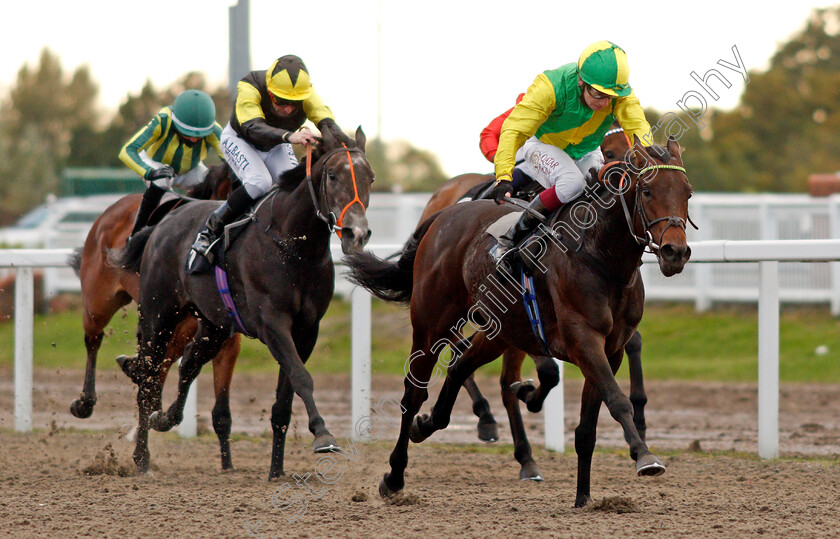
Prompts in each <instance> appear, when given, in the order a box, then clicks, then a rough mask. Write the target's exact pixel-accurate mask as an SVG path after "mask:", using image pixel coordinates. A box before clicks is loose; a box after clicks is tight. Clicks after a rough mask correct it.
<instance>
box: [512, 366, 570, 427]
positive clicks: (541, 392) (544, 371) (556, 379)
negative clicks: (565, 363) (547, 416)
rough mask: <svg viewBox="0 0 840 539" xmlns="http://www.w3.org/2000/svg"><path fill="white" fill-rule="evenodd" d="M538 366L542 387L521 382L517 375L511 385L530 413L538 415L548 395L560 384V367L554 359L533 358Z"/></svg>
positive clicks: (538, 375)
mask: <svg viewBox="0 0 840 539" xmlns="http://www.w3.org/2000/svg"><path fill="white" fill-rule="evenodd" d="M532 359H533V360H534V363H535V364H536V366H537V378H538V379H539V381H540V385H539V386H537V387H534V384H533V382H520V381H519V376H518V375H517V377H516V379H515V381H514V382H513V383H512V384H511V390H512V391H513V392H514V393H515V394H516V397H517V398H518V399H519V400H521V401H522V402H524V403H525V406H526V408H528V411H529V412H531V413H533V414H536V413H537V412H540V411H541V410H542V407H543V403H545V398H546V397H548V393H549V392H550V391H551V390H552V389H554V387H555V386H557V384H559V383H560V367H559V366H558V365H557V362H556V361H554V358H552V357H548V356H532Z"/></svg>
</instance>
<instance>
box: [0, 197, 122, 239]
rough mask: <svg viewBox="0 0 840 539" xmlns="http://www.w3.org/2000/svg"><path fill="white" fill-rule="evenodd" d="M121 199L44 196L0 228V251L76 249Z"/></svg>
mask: <svg viewBox="0 0 840 539" xmlns="http://www.w3.org/2000/svg"><path fill="white" fill-rule="evenodd" d="M122 196H123V195H113V194H111V195H93V196H85V197H64V198H57V197H55V196H48V197H47V200H46V202H44V204H41V205H40V206H38V207H37V208H35V209H33V210H32V211H30V212H29V213H27V214H26V215H24V216H23V217H21V218H20V219H19V220H18V221H17V223H15V224H14V225H13V226H10V227H6V228H0V248H34V249H42V248H50V247H80V246H81V245H82V244H84V241H85V237H86V236H87V234H88V231H90V227H91V226H93V222H94V221H96V219H97V218H98V217H99V216H100V215H102V212H103V211H105V209H106V208H108V206H110V205H111V204H113V203H114V202H116V201H117V200H119V199H120V197H122Z"/></svg>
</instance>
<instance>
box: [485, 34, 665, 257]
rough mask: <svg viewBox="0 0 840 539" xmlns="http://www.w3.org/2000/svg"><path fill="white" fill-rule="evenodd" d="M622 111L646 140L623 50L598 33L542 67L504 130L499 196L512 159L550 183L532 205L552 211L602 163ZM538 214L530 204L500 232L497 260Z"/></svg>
mask: <svg viewBox="0 0 840 539" xmlns="http://www.w3.org/2000/svg"><path fill="white" fill-rule="evenodd" d="M616 119H618V121H619V122H620V123H621V126H622V127H623V128H624V130H625V132H626V133H627V135H628V136H630V137H631V138H632V136H633V135H638V136H639V138H640V139H642V140H643V141H644V140H645V139H644V138H643V137H645V136H646V135H648V134H649V133H650V125H649V124H648V122H647V120H646V119H645V113H644V111H643V110H642V107H641V105H640V104H639V100H638V99H637V98H636V96H635V94H634V93H633V90H632V89H631V87H630V70H629V67H628V63H627V56H626V54H625V53H624V50H623V49H621V47H619V46H618V45H615V44H614V43H611V42H609V41H599V42H597V43H594V44H592V45H590V46H589V47H587V48H586V49H585V50H584V51H583V53H582V54H581V55H580V59H579V60H578V62H577V63H570V64H566V65H564V66H561V67H559V68H557V69H553V70H549V71H545V72H543V73H541V74H539V75H538V76H537V78H536V79H535V80H534V82H533V84H531V87H530V88H528V91H527V92H526V93H525V96H524V97H523V98H522V101H520V102H519V103H518V104H517V105H516V106H515V107H514V108H513V111H512V112H511V113H510V116H508V118H507V120H505V122H504V124H503V125H502V132H501V135H500V137H499V148H498V150H497V152H496V155H495V160H494V164H495V169H496V186H495V187H494V189H493V191H492V196H493V198H495V199H496V200H497V202H499V201H501V199H502V197H503V196H504V195H505V194H508V195H509V193H510V191H511V178H512V173H513V169H514V166H517V167H518V168H520V167H521V169H522V171H523V172H524V173H525V174H527V175H528V176H530V177H531V178H533V179H534V180H536V181H537V182H539V183H540V184H541V185H542V186H543V187H545V188H546V189H545V191H543V192H542V193H540V196H539V197H537V198H535V199H534V201H533V202H532V203H531V209H532V210H535V211H536V212H538V213H540V214H542V215H547V214H548V213H550V212H551V211H554V210H555V209H557V208H558V207H560V206H561V205H562V204H563V203H565V202H569V201H570V200H572V199H574V198H576V197H577V196H579V195H580V194H581V193H582V192H583V189H584V187H585V185H586V179H585V176H586V175H587V174H588V173H589V170H590V169H591V168H595V169H597V170H600V168H601V167H602V166H603V164H604V157H603V155H602V154H601V151H600V149H599V146H600V144H601V141H602V140H603V139H604V133H606V132H607V131H608V130H609V129H610V126H611V125H612V123H613V121H615V120H616ZM519 161H521V163H520V164H519V165H516V163H517V162H519ZM538 222H539V220H538V219H537V218H536V217H535V216H534V215H532V214H531V212H528V211H526V212H524V213H523V214H522V217H521V218H520V219H519V221H518V222H517V223H516V224H515V225H514V226H513V227H511V229H510V230H509V231H508V232H507V233H505V234H504V235H503V236H502V237H501V238H500V242H499V247H498V248H497V250H496V252H495V255H494V256H495V257H496V260H500V259H501V258H502V257H503V256H504V255H505V254H506V253H507V252H508V251H509V250H510V248H511V247H513V246H514V245H515V244H516V243H518V242H519V241H520V240H521V239H522V238H524V237H525V235H526V234H527V233H528V232H529V231H530V230H531V229H532V228H533V227H534V226H536V225H537V223H538Z"/></svg>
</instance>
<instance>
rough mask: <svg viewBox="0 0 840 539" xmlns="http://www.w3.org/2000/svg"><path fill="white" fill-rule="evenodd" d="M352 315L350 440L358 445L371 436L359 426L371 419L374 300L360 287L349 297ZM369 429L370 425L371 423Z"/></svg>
mask: <svg viewBox="0 0 840 539" xmlns="http://www.w3.org/2000/svg"><path fill="white" fill-rule="evenodd" d="M350 310H351V313H352V320H351V328H352V341H351V349H352V358H351V362H352V368H351V371H352V374H351V380H352V382H351V383H352V389H351V392H352V395H351V404H350V408H351V410H352V417H351V419H352V422H353V423H352V424H351V425H350V431H351V433H352V434H351V436H352V437H353V439H354V440H356V441H365V440H367V436H368V434H369V433H368V432H357V425H360V423H359V421H360V420H361V419H362V418H363V417H369V416H370V347H371V337H370V335H371V321H370V315H371V296H370V293H369V292H368V291H367V290H365V289H364V288H362V287H360V286H356V287H354V288H353V291H352V292H351V293H350ZM368 425H370V422H368Z"/></svg>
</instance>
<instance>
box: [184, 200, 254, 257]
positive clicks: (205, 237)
mask: <svg viewBox="0 0 840 539" xmlns="http://www.w3.org/2000/svg"><path fill="white" fill-rule="evenodd" d="M253 202H254V199H252V198H251V197H250V196H249V195H248V192H247V191H245V188H244V187H238V188H236V190H234V192H233V193H231V195H230V197H229V198H228V200H227V202H225V203H224V204H222V205H221V206H219V207H218V208H216V210H215V211H214V212H213V213H211V214H210V217H208V218H207V223H206V224H205V225H204V229H202V231H201V232H199V233H198V237H197V238H196V240H195V243H193V244H192V247H191V248H192V250H193V251H195V252H197V253H199V254H201V255H203V256H204V257H205V258H207V259H208V260H210V258H211V257H210V256H208V255H209V254H210V246H211V245H213V242H214V241H216V239H217V238H218V237H219V236H221V234H222V232H224V230H225V227H226V226H227V225H229V224H231V223H232V222H234V221H236V220H237V219H238V218H239V217H240V216H241V215H242V214H243V213H245V212H246V211H247V210H248V208H249V207H250V206H251V203H253Z"/></svg>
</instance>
